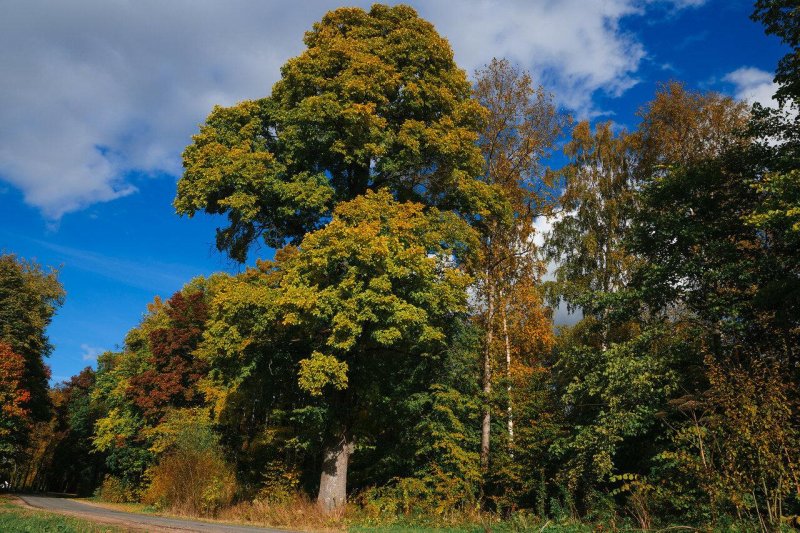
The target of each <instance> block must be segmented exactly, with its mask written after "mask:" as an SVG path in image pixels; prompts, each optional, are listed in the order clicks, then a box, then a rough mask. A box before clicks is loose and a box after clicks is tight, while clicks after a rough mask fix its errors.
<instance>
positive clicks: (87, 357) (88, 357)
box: [81, 344, 108, 361]
mask: <svg viewBox="0 0 800 533" xmlns="http://www.w3.org/2000/svg"><path fill="white" fill-rule="evenodd" d="M107 351H108V350H106V349H105V348H98V347H96V346H90V345H88V344H81V359H82V360H83V361H97V356H98V355H100V354H102V353H104V352H107Z"/></svg>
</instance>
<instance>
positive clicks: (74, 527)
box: [0, 496, 123, 533]
mask: <svg viewBox="0 0 800 533" xmlns="http://www.w3.org/2000/svg"><path fill="white" fill-rule="evenodd" d="M0 531H2V532H3V533H118V532H122V531H123V530H122V529H119V528H117V527H113V526H109V525H104V524H95V523H93V522H88V521H86V520H81V519H79V518H73V517H71V516H63V515H59V514H54V513H48V512H44V511H33V510H30V509H26V508H24V507H20V506H18V505H15V504H13V503H11V500H10V499H9V498H6V497H2V496H0Z"/></svg>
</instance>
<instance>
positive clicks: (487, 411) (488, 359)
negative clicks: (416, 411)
mask: <svg viewBox="0 0 800 533" xmlns="http://www.w3.org/2000/svg"><path fill="white" fill-rule="evenodd" d="M487 285H488V286H487V295H486V348H485V350H484V354H483V421H482V424H481V468H483V469H484V470H486V469H487V468H489V438H490V436H491V427H492V411H491V406H490V401H491V396H492V342H493V341H494V337H493V321H494V295H493V294H492V286H491V284H487Z"/></svg>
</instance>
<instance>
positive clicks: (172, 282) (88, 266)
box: [33, 240, 199, 295]
mask: <svg viewBox="0 0 800 533" xmlns="http://www.w3.org/2000/svg"><path fill="white" fill-rule="evenodd" d="M33 242H35V243H37V244H38V245H40V246H42V247H44V248H47V249H48V250H51V251H53V252H55V253H56V254H57V256H58V257H57V260H58V261H61V262H63V264H64V266H65V267H68V268H76V269H79V270H83V271H85V272H91V273H93V274H98V275H100V276H103V277H105V278H108V279H111V280H114V281H118V282H120V283H123V284H125V285H128V286H131V287H137V288H140V289H145V290H149V291H155V292H160V293H162V294H165V295H166V294H169V293H171V292H173V291H176V290H178V289H179V288H180V287H182V286H183V285H184V284H185V283H186V282H188V281H189V280H190V279H191V278H192V277H194V276H196V275H198V274H199V272H197V269H196V268H193V267H191V266H188V265H182V264H177V263H164V262H159V261H152V260H149V259H147V258H142V260H141V261H132V260H129V259H122V258H118V257H112V256H108V255H105V254H101V253H98V252H93V251H89V250H82V249H79V248H72V247H69V246H62V245H59V244H53V243H51V242H46V241H40V240H33Z"/></svg>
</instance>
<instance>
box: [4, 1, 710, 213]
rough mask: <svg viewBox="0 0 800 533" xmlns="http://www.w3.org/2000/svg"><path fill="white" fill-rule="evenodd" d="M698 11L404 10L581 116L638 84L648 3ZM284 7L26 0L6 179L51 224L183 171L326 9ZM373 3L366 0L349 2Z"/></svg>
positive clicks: (10, 75)
mask: <svg viewBox="0 0 800 533" xmlns="http://www.w3.org/2000/svg"><path fill="white" fill-rule="evenodd" d="M701 2H702V0H603V1H600V0H591V1H590V0H561V1H556V0H536V1H522V0H519V1H516V2H515V1H506V2H499V1H491V0H472V1H469V2H463V3H460V4H458V6H457V8H456V7H455V6H454V4H453V3H452V2H450V1H444V0H438V1H429V2H422V1H421V0H420V1H417V2H411V3H412V5H413V4H416V5H417V7H418V9H419V11H420V13H421V15H422V16H424V17H426V18H428V19H429V20H431V21H432V22H433V23H434V24H436V26H437V28H438V29H439V30H440V31H441V32H442V33H443V34H444V35H445V36H446V37H448V38H449V39H450V41H451V43H452V45H453V48H454V50H455V52H456V58H457V60H458V61H459V63H460V64H461V65H462V66H463V67H464V68H466V69H467V70H468V72H472V71H473V70H474V69H475V68H478V67H480V66H481V65H483V64H485V63H486V62H488V61H489V60H490V59H491V58H492V56H498V57H501V56H507V57H509V58H511V59H513V60H515V61H517V62H518V63H520V64H522V65H523V66H525V67H526V68H529V69H530V70H531V71H532V72H533V73H534V75H535V76H536V77H537V79H538V80H540V81H542V82H544V83H545V84H546V86H548V88H549V89H550V90H552V91H554V92H555V93H556V94H557V95H558V97H559V98H560V101H561V102H562V103H563V104H564V105H565V106H566V107H568V108H570V109H572V110H575V111H577V112H578V113H579V114H590V113H592V112H595V111H596V110H595V109H594V108H593V107H592V95H593V94H594V93H595V92H597V91H602V92H605V93H608V94H612V95H619V94H621V93H622V92H624V91H625V90H626V89H627V88H629V87H631V86H632V85H633V84H635V83H636V71H637V68H638V66H639V63H640V61H641V60H642V58H643V57H645V54H646V51H645V50H644V48H643V47H642V45H641V43H640V42H639V41H638V40H637V38H636V36H635V35H631V34H627V33H625V32H623V31H622V30H621V29H620V21H621V20H622V19H623V18H624V17H626V16H642V15H645V14H646V12H647V10H648V9H649V8H650V7H651V6H652V5H654V4H659V5H661V6H668V7H669V8H671V9H680V8H684V7H689V6H694V5H697V4H699V3H701ZM338 3H339V2H338V1H337V2H336V3H334V2H331V1H328V0H326V1H320V2H315V3H311V4H305V3H298V2H290V1H289V0H281V1H272V2H259V1H256V0H234V1H229V2H213V1H211V0H197V1H189V0H175V1H171V2H159V1H155V0H142V1H138V2H110V1H107V0H76V1H72V2H26V1H24V0H16V1H12V2H7V3H5V4H4V8H3V17H0V49H2V50H3V53H2V54H0V70H2V72H3V76H2V78H0V179H2V180H4V181H6V182H8V183H10V184H11V185H13V186H15V187H17V188H18V189H20V190H21V191H22V192H23V194H24V197H25V201H26V202H27V203H29V204H31V205H33V206H36V207H38V208H39V209H40V210H41V211H42V213H43V214H44V215H45V217H47V218H48V219H50V220H57V219H58V218H59V217H61V216H62V215H63V214H65V213H69V212H72V211H76V210H79V209H82V208H84V207H86V206H88V205H90V204H92V203H96V202H103V201H109V200H112V199H114V198H118V197H121V196H125V195H128V194H132V193H134V192H135V191H136V187H135V186H134V184H132V183H131V182H130V181H129V176H128V175H129V174H130V173H131V172H134V171H135V172H144V173H161V172H166V173H169V174H173V175H177V174H178V173H179V172H180V152H181V149H182V148H183V146H184V145H185V144H186V143H187V142H188V140H189V137H190V135H191V134H192V133H193V132H194V131H195V129H196V126H197V124H198V123H199V122H201V121H202V120H203V119H204V117H205V116H206V115H207V114H208V112H209V111H210V109H211V107H212V106H213V105H214V104H222V105H230V104H232V103H234V102H236V101H238V100H242V99H245V98H254V97H258V96H263V95H265V94H268V92H269V89H270V87H271V85H272V83H274V82H275V81H276V79H277V78H278V76H279V68H280V65H281V64H283V62H284V61H285V60H286V59H288V58H289V57H292V56H293V55H296V54H297V53H299V52H300V51H301V50H302V46H303V45H302V35H303V32H304V31H306V30H308V29H309V28H310V27H311V25H312V24H313V22H314V21H316V20H318V19H319V18H320V17H321V16H322V14H323V13H324V12H325V11H326V10H328V9H331V8H334V7H337V4H338ZM354 3H355V4H357V5H361V6H363V7H366V6H368V5H369V3H371V2H370V1H368V0H358V1H356V2H354Z"/></svg>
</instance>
